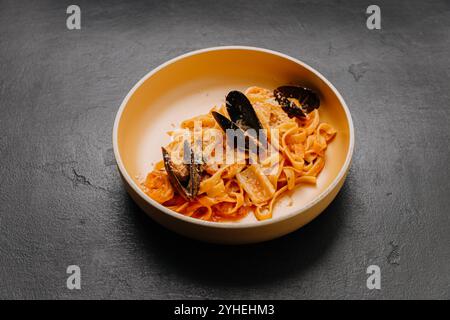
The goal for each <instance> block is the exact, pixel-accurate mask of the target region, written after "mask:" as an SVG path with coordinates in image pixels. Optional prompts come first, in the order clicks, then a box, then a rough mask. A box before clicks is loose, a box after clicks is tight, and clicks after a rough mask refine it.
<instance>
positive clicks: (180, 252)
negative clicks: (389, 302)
mask: <svg viewBox="0 0 450 320" xmlns="http://www.w3.org/2000/svg"><path fill="white" fill-rule="evenodd" d="M75 3H77V4H78V5H80V7H81V10H82V29H81V30H80V31H69V30H67V29H66V26H65V19H66V14H65V10H66V8H67V6H68V5H69V4H72V2H68V1H21V2H19V1H1V2H0V112H1V115H0V176H1V182H0V298H183V297H186V298H237V299H240V298H280V299H292V298H358V299H359V298H374V299H379V298H447V299H448V298H450V293H449V284H450V276H449V274H450V272H449V271H450V270H449V268H450V267H449V265H450V253H449V251H450V249H449V248H450V234H449V230H450V228H449V227H450V223H449V214H450V212H449V208H450V194H449V190H450V182H449V180H450V173H449V169H448V168H449V161H450V156H449V146H448V143H449V138H450V130H449V114H450V112H449V100H450V93H449V88H450V85H449V83H450V67H449V65H450V61H449V60H450V59H449V54H450V53H449V52H450V2H448V1H446V0H442V1H430V2H426V1H395V3H394V2H393V1H377V2H376V3H377V4H378V5H379V6H380V7H381V11H382V30H379V31H369V30H368V29H367V28H366V26H365V22H366V14H365V9H366V7H367V6H368V5H369V4H371V3H369V2H364V1H327V2H325V1H298V2H297V1H289V2H279V1H245V2H244V1H242V3H235V2H231V1H229V2H228V1H227V2H224V1H204V3H199V2H193V1H183V2H181V1H180V2H179V4H177V3H176V2H172V1H168V2H164V3H163V2H161V1H153V2H151V1H149V2H144V1H127V2H125V1H98V2H92V1H90V2H81V1H77V2H75ZM181 3H182V4H181ZM230 44H245V45H253V46H260V47H266V48H270V49H275V50H278V51H281V52H284V53H286V54H289V55H292V56H294V57H296V58H299V59H302V60H304V61H305V62H306V63H308V64H310V65H311V66H313V67H314V68H316V69H317V70H319V71H320V72H322V73H323V74H324V75H325V76H326V77H327V78H328V79H329V80H330V81H331V82H332V83H334V84H335V86H336V87H337V88H338V90H340V92H341V93H342V95H343V96H344V98H345V99H346V101H347V103H348V105H349V107H350V109H351V112H352V115H353V119H354V122H355V129H356V149H355V155H354V161H353V165H352V168H351V170H350V173H349V176H348V180H347V182H346V183H345V186H344V188H343V189H342V191H341V192H340V194H339V195H338V197H337V198H336V200H335V201H334V202H333V204H332V205H331V206H330V207H329V208H328V209H327V210H326V211H325V212H324V213H323V214H322V215H321V216H320V217H319V218H318V219H316V220H315V221H313V222H312V223H311V224H309V225H308V226H306V227H305V228H303V229H301V230H299V231H297V232H295V233H293V234H291V235H288V236H286V237H284V238H281V239H278V240H275V241H271V242H268V243H263V244H259V245H252V246H243V247H221V246H215V245H208V244H203V243H198V242H195V241H191V240H188V239H185V238H182V237H180V236H177V235H175V234H173V233H171V232H169V231H166V230H165V229H163V228H162V227H160V226H159V225H157V224H155V223H154V222H153V221H151V220H150V219H149V218H147V217H146V216H145V215H144V214H143V213H142V212H141V211H140V210H139V209H138V208H137V207H136V205H135V204H134V203H133V202H132V201H131V200H130V198H129V197H128V196H127V195H126V193H125V191H124V190H123V187H122V185H121V182H120V179H119V175H118V171H117V169H116V167H115V163H114V157H113V153H112V143H111V132H112V125H113V120H114V116H115V113H116V111H117V109H118V106H119V104H120V102H121V101H122V99H123V97H124V96H125V95H126V94H127V92H128V90H129V89H130V88H131V87H132V86H133V85H134V83H135V82H137V81H138V80H139V79H140V78H141V77H142V76H143V75H144V74H145V73H147V72H148V71H149V70H150V69H152V68H154V67H156V66H157V65H159V64H160V63H162V62H164V61H165V60H167V59H168V58H172V57H175V56H177V55H179V54H181V53H185V52H187V51H190V50H194V49H199V48H204V47H210V46H217V45H230ZM71 264H76V265H79V266H80V267H81V271H82V289H81V290H79V291H77V290H74V291H70V290H68V289H67V288H66V277H67V275H66V273H65V271H66V267H67V266H68V265H71ZM371 264H376V265H379V266H380V268H381V273H382V288H381V290H373V291H370V290H368V289H367V288H366V278H367V275H366V273H365V271H366V268H367V266H369V265H371Z"/></svg>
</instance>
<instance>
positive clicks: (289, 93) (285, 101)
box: [273, 86, 320, 119]
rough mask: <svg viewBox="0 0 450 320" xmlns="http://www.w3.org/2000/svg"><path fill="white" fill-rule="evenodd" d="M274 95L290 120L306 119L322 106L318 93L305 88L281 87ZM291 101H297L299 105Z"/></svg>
mask: <svg viewBox="0 0 450 320" xmlns="http://www.w3.org/2000/svg"><path fill="white" fill-rule="evenodd" d="M273 95H274V96H275V100H276V101H277V102H278V103H279V104H280V105H281V108H282V109H283V111H284V112H286V114H287V115H288V116H289V118H293V117H296V118H299V119H302V118H306V115H307V114H308V113H310V112H312V111H313V110H314V109H317V108H319V106H320V99H319V96H318V95H317V93H315V92H314V91H312V90H311V89H308V88H304V87H299V86H281V87H278V88H276V89H275V90H274V91H273ZM289 99H296V100H297V101H298V104H297V103H296V102H294V101H291V100H289Z"/></svg>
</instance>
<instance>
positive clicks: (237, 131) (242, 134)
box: [212, 111, 264, 152]
mask: <svg viewBox="0 0 450 320" xmlns="http://www.w3.org/2000/svg"><path fill="white" fill-rule="evenodd" d="M212 115H213V117H214V119H215V120H216V122H217V123H218V124H219V126H220V128H222V130H223V131H224V132H225V134H226V136H227V143H228V144H229V145H231V146H232V147H237V148H238V149H239V150H241V151H253V152H257V148H260V149H264V145H263V144H261V143H259V141H258V139H257V138H255V137H254V136H253V135H248V134H247V133H248V132H250V131H244V130H242V129H241V128H240V127H239V126H238V125H237V124H236V123H234V122H233V121H231V120H230V119H228V118H227V117H225V116H224V115H222V114H220V113H218V112H216V111H213V112H212ZM258 121H259V120H258ZM228 130H233V131H232V134H231V132H230V131H228ZM239 141H244V144H241V143H239Z"/></svg>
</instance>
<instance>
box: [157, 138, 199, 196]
mask: <svg viewBox="0 0 450 320" xmlns="http://www.w3.org/2000/svg"><path fill="white" fill-rule="evenodd" d="M186 144H188V147H187V148H186ZM161 150H162V154H163V161H164V167H165V169H166V172H167V176H168V178H169V181H170V184H171V185H172V186H173V187H174V188H175V190H176V191H177V192H178V194H179V195H180V196H182V197H183V198H184V199H185V200H187V201H191V200H193V199H195V197H196V196H197V194H198V190H199V187H200V180H201V173H202V172H201V171H202V167H203V165H202V163H201V162H199V161H196V159H195V156H194V151H193V150H192V149H191V148H190V147H189V143H188V142H187V141H185V152H186V151H187V150H188V152H189V155H190V157H189V158H190V159H189V163H188V164H185V166H186V167H187V170H188V172H189V177H188V179H186V178H185V177H180V176H179V175H178V174H177V172H176V171H175V170H174V163H173V162H172V159H171V158H170V155H169V153H168V152H167V150H166V149H165V148H164V147H162V148H161ZM186 181H187V183H186Z"/></svg>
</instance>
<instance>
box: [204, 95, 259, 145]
mask: <svg viewBox="0 0 450 320" xmlns="http://www.w3.org/2000/svg"><path fill="white" fill-rule="evenodd" d="M225 100H226V108H227V112H228V115H229V116H230V118H231V120H230V119H228V118H227V117H225V116H223V115H222V114H220V113H218V112H215V111H213V112H212V115H213V117H214V119H215V120H216V122H217V123H218V124H219V126H220V127H221V128H222V130H223V131H224V132H225V133H227V134H228V133H229V131H227V130H228V129H231V130H233V131H234V132H233V135H234V138H236V139H238V140H241V141H245V145H244V146H242V145H240V144H239V143H237V144H234V145H235V146H237V147H238V148H240V149H241V150H243V151H250V150H256V148H255V149H252V148H250V144H251V143H253V145H254V146H255V147H256V146H258V147H259V148H264V146H263V144H261V143H260V141H266V136H265V133H264V130H263V126H262V124H261V122H260V121H259V119H258V116H257V115H256V112H255V109H253V106H252V104H251V102H250V101H249V100H248V98H247V97H246V96H245V94H243V93H242V92H240V91H231V92H229V93H228V94H227V97H226V99H225ZM227 138H231V136H230V137H228V136H227ZM229 142H234V139H229Z"/></svg>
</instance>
